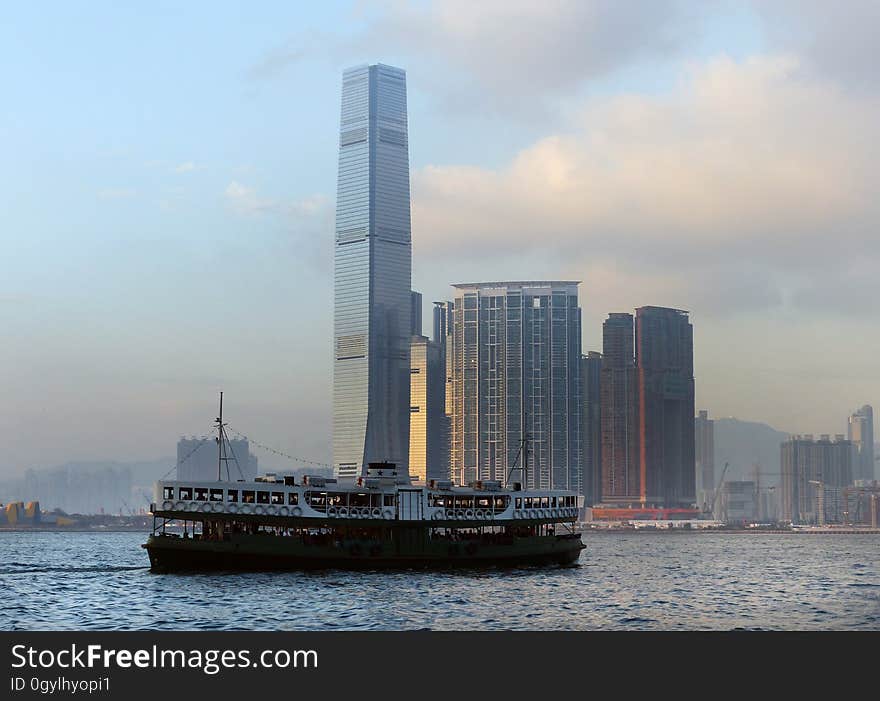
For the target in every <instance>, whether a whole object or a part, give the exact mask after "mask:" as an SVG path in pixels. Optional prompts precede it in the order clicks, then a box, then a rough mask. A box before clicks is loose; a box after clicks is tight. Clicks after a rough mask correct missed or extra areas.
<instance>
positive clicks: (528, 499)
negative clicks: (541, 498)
mask: <svg viewBox="0 0 880 701" xmlns="http://www.w3.org/2000/svg"><path fill="white" fill-rule="evenodd" d="M526 508H527V509H531V508H532V498H531V497H526Z"/></svg>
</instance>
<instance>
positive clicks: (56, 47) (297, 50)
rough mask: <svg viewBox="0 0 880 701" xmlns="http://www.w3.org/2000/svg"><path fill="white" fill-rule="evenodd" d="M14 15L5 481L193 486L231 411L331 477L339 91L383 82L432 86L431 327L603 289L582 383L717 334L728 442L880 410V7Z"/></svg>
mask: <svg viewBox="0 0 880 701" xmlns="http://www.w3.org/2000/svg"><path fill="white" fill-rule="evenodd" d="M7 15H8V17H7V21H5V22H4V25H3V27H2V28H0V44H2V47H3V48H2V49H0V51H2V52H3V54H4V55H3V58H4V60H3V61H2V68H0V71H2V76H3V83H4V85H5V86H6V91H5V96H6V99H5V106H6V109H4V110H3V111H2V112H0V133H3V134H4V135H5V136H6V138H5V139H4V153H5V156H6V158H5V162H6V163H7V168H6V169H4V170H3V171H2V173H0V206H2V211H3V212H4V217H3V220H4V226H3V227H2V234H0V236H2V239H3V244H4V245H3V248H4V250H5V251H6V252H7V258H6V260H7V270H6V274H5V275H4V279H3V282H2V283H0V315H2V319H3V324H4V328H5V329H6V334H5V338H4V341H5V342H4V343H3V345H2V349H0V360H2V368H3V369H2V371H0V373H2V375H0V377H2V385H0V386H2V387H3V390H4V401H3V403H2V405H0V432H2V435H3V436H4V438H5V439H6V440H5V445H6V448H7V449H6V451H5V453H4V458H3V459H2V461H0V474H2V475H4V476H10V475H16V474H19V473H20V472H21V471H23V470H24V469H25V468H29V467H45V466H51V465H54V464H58V463H62V462H65V461H67V460H132V459H151V458H157V457H160V456H166V455H171V454H172V453H173V451H174V446H175V444H176V441H177V439H178V438H179V436H180V435H181V434H204V433H207V432H208V430H209V429H210V425H211V421H212V419H213V418H214V416H215V412H216V401H217V393H218V391H219V390H221V389H222V390H224V391H225V393H226V401H227V405H226V411H227V417H228V418H229V421H230V423H231V425H232V426H233V427H235V428H239V429H241V430H244V431H245V432H247V433H248V434H250V435H251V436H252V437H254V438H256V439H257V440H259V441H262V442H265V443H268V444H270V445H274V446H277V447H278V448H280V449H282V450H285V451H287V452H290V453H292V454H294V455H297V456H306V457H309V458H313V459H315V460H318V461H323V462H330V457H331V455H330V451H331V435H330V434H331V426H332V421H331V382H332V366H331V342H332V329H331V327H332V318H333V317H332V310H333V268H332V260H333V258H332V256H333V233H334V229H333V217H334V203H335V193H336V169H337V148H338V136H339V90H340V82H341V81H340V76H341V71H342V69H343V68H345V67H347V66H349V65H352V64H358V63H367V62H370V63H373V62H376V61H381V62H383V63H390V64H393V65H398V66H403V67H405V68H406V70H407V87H408V99H409V124H410V127H409V154H410V159H411V168H412V241H413V278H412V286H413V289H416V290H418V291H420V292H422V294H423V299H424V303H425V309H424V312H425V318H426V320H428V319H430V315H429V313H428V312H429V310H430V307H431V302H432V301H433V300H443V299H448V298H449V296H450V289H449V285H450V284H451V283H459V282H466V281H470V280H476V279H481V280H494V279H497V280H501V279H510V280H512V279H558V280H581V281H582V283H581V285H580V305H581V306H582V308H583V315H584V316H583V350H584V351H585V352H586V351H587V350H601V343H602V338H601V324H602V320H603V319H604V318H605V317H606V316H607V314H608V313H609V312H617V311H631V310H632V309H633V308H635V307H638V306H643V305H664V306H669V307H675V308H681V309H686V310H689V311H690V318H691V321H692V322H693V325H694V364H695V373H694V374H695V377H696V404H697V406H698V407H700V408H708V409H709V410H710V411H711V413H712V415H714V416H730V415H732V416H737V417H739V418H742V419H747V420H752V421H761V422H766V423H768V424H770V425H772V426H774V427H775V428H777V429H779V430H782V431H787V432H792V433H809V432H812V433H816V434H821V433H831V434H834V433H843V432H845V430H846V420H847V417H848V415H849V414H850V413H851V412H852V411H854V410H855V409H857V408H858V407H859V406H861V405H862V404H873V405H875V406H877V405H878V404H880V379H878V375H877V372H876V362H877V349H878V348H880V330H878V323H877V322H878V314H877V309H878V304H877V303H878V292H880V282H878V276H877V266H878V263H880V247H878V246H877V243H876V241H877V229H876V222H877V221H878V202H880V197H878V195H880V177H878V176H880V172H878V165H877V163H878V162H880V159H878V156H880V153H878V150H880V146H878V144H880V139H878V136H880V128H878V126H877V125H878V124H880V83H878V79H877V75H876V70H875V63H876V48H875V40H876V34H875V30H876V27H877V21H878V19H880V8H878V6H877V4H876V3H872V2H867V1H866V2H856V1H853V2H850V3H847V4H846V13H845V14H843V13H841V12H840V10H839V8H837V9H835V8H833V7H832V6H831V5H829V4H828V3H824V2H818V1H816V2H809V1H806V0H804V1H801V2H797V3H794V2H783V1H780V2H767V3H764V2H762V3H757V2H756V3H733V2H709V3H681V2H652V3H639V4H635V3H633V4H629V3H615V2H593V3H577V2H573V3H565V2H560V3H556V4H553V5H552V6H545V5H543V4H542V5H541V6H540V7H539V6H537V5H536V6H534V7H532V6H529V5H526V4H524V5H522V6H520V7H518V6H517V4H516V3H513V4H512V3H479V4H478V5H476V4H471V3H458V2H445V3H442V4H440V3H438V4H433V3H418V4H403V3H401V4H393V5H390V6H386V5H374V4H370V3H325V4H322V5H321V6H320V7H315V8H308V9H303V8H296V7H291V6H288V5H286V4H283V3H278V4H275V5H271V4H266V5H263V6H261V7H259V8H251V7H250V6H247V5H245V4H235V3H221V4H217V3H210V4H209V3H203V4H192V5H188V6H186V7H182V8H181V7H175V6H173V5H171V4H169V5H166V6H155V7H154V6H152V5H151V8H150V14H149V16H146V15H142V14H141V13H140V12H139V11H138V10H137V9H134V8H120V7H117V6H116V5H114V4H111V3H90V4H88V5H86V6H83V7H65V6H58V7H56V8H55V9H54V14H53V16H52V18H51V19H47V18H46V17H45V13H38V12H37V11H36V10H33V9H31V8H29V7H27V6H19V7H15V8H10V9H9V10H7ZM135 26H136V27H137V41H132V40H131V37H132V35H131V30H132V28H133V27H135ZM343 28H344V29H343ZM425 332H426V333H430V328H429V322H428V321H426V323H425ZM270 464H271V461H270Z"/></svg>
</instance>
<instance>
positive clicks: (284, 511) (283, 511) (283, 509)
mask: <svg viewBox="0 0 880 701" xmlns="http://www.w3.org/2000/svg"><path fill="white" fill-rule="evenodd" d="M278 513H279V514H280V515H281V516H287V515H288V514H289V513H290V509H288V508H287V507H286V506H282V507H281V508H280V509H278Z"/></svg>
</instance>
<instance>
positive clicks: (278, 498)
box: [272, 492, 284, 504]
mask: <svg viewBox="0 0 880 701" xmlns="http://www.w3.org/2000/svg"><path fill="white" fill-rule="evenodd" d="M272 503H273V504H283V503H284V492H272Z"/></svg>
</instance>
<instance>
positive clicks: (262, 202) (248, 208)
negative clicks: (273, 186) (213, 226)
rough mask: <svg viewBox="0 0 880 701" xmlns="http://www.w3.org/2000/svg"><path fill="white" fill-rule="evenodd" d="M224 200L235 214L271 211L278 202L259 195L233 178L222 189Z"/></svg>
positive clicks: (275, 207)
mask: <svg viewBox="0 0 880 701" xmlns="http://www.w3.org/2000/svg"><path fill="white" fill-rule="evenodd" d="M224 195H225V197H226V202H227V203H228V204H229V206H230V207H231V208H232V210H233V211H234V212H236V213H237V214H244V215H253V214H262V213H265V212H273V211H276V210H277V208H278V203H277V202H276V201H275V200H273V199H270V198H266V197H260V196H259V195H257V193H256V190H254V189H253V188H251V187H247V186H246V185H242V184H241V183H239V182H237V181H235V180H233V181H232V182H231V183H229V185H227V186H226V190H225V191H224Z"/></svg>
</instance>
